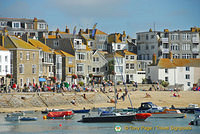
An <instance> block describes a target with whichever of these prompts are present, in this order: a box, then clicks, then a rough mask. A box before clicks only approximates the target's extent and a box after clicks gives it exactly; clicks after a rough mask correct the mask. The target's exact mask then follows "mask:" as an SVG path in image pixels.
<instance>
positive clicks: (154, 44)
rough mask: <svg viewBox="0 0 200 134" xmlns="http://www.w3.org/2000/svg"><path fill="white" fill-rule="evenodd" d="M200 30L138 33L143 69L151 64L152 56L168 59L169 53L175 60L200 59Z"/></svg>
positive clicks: (165, 30)
mask: <svg viewBox="0 0 200 134" xmlns="http://www.w3.org/2000/svg"><path fill="white" fill-rule="evenodd" d="M199 36H200V28H197V27H192V28H191V30H176V31H169V30H168V29H164V32H162V31H152V29H150V30H149V32H140V33H137V54H138V60H142V61H143V62H142V68H143V69H144V70H145V68H146V66H147V65H148V64H150V63H151V60H152V55H153V54H155V55H156V57H157V59H161V58H168V57H169V52H170V51H171V52H172V53H173V58H175V59H190V58H200V38H199Z"/></svg>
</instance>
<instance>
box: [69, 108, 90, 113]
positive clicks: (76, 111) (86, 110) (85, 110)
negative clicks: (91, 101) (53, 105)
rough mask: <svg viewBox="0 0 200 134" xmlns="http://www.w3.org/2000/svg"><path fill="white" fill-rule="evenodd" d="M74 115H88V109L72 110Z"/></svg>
mask: <svg viewBox="0 0 200 134" xmlns="http://www.w3.org/2000/svg"><path fill="white" fill-rule="evenodd" d="M72 111H73V112H74V113H89V112H90V109H82V110H72Z"/></svg>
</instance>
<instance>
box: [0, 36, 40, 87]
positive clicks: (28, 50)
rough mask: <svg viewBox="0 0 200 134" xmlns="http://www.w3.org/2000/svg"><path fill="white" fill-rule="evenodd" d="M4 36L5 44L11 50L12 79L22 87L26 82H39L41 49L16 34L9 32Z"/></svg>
mask: <svg viewBox="0 0 200 134" xmlns="http://www.w3.org/2000/svg"><path fill="white" fill-rule="evenodd" d="M2 37H4V42H3V43H2V45H4V47H5V48H7V49H8V50H9V51H10V52H11V73H12V74H13V78H12V81H13V82H14V83H17V85H18V86H19V87H20V88H23V87H24V84H25V83H26V84H29V83H31V84H33V83H38V82H39V49H37V48H36V47H34V46H32V45H31V44H29V43H27V42H25V41H23V40H22V39H19V38H17V37H15V36H10V35H7V34H4V35H1V39H2Z"/></svg>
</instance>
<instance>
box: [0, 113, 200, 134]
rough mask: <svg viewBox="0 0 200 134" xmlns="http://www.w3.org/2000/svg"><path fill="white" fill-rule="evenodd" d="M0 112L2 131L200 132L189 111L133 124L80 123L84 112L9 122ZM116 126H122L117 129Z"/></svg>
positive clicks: (57, 133)
mask: <svg viewBox="0 0 200 134" xmlns="http://www.w3.org/2000/svg"><path fill="white" fill-rule="evenodd" d="M5 115H6V114H5V113H4V114H0V134H26V133H29V134H68V133H69V134H102V133H103V134H115V133H116V134H129V133H137V134H160V133H161V134H165V133H166V134H199V132H200V126H190V125H188V123H189V122H190V121H191V120H192V119H193V118H194V115H193V114H187V117H186V118H177V119H170V118H168V119H162V118H149V119H147V120H146V121H144V122H139V121H138V122H137V121H135V122H132V123H81V122H77V121H78V120H80V119H81V117H82V114H76V115H75V116H74V117H73V118H72V119H70V120H43V114H41V113H40V112H34V113H33V114H26V115H27V116H35V117H38V120H37V121H15V122H8V121H6V120H5V119H4V117H5ZM115 127H117V128H121V131H119V129H118V131H119V132H116V130H115Z"/></svg>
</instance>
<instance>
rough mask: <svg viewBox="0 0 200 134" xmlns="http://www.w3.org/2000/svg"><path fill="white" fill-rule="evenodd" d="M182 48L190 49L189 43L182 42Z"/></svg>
mask: <svg viewBox="0 0 200 134" xmlns="http://www.w3.org/2000/svg"><path fill="white" fill-rule="evenodd" d="M182 50H191V45H190V44H183V45H182Z"/></svg>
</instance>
